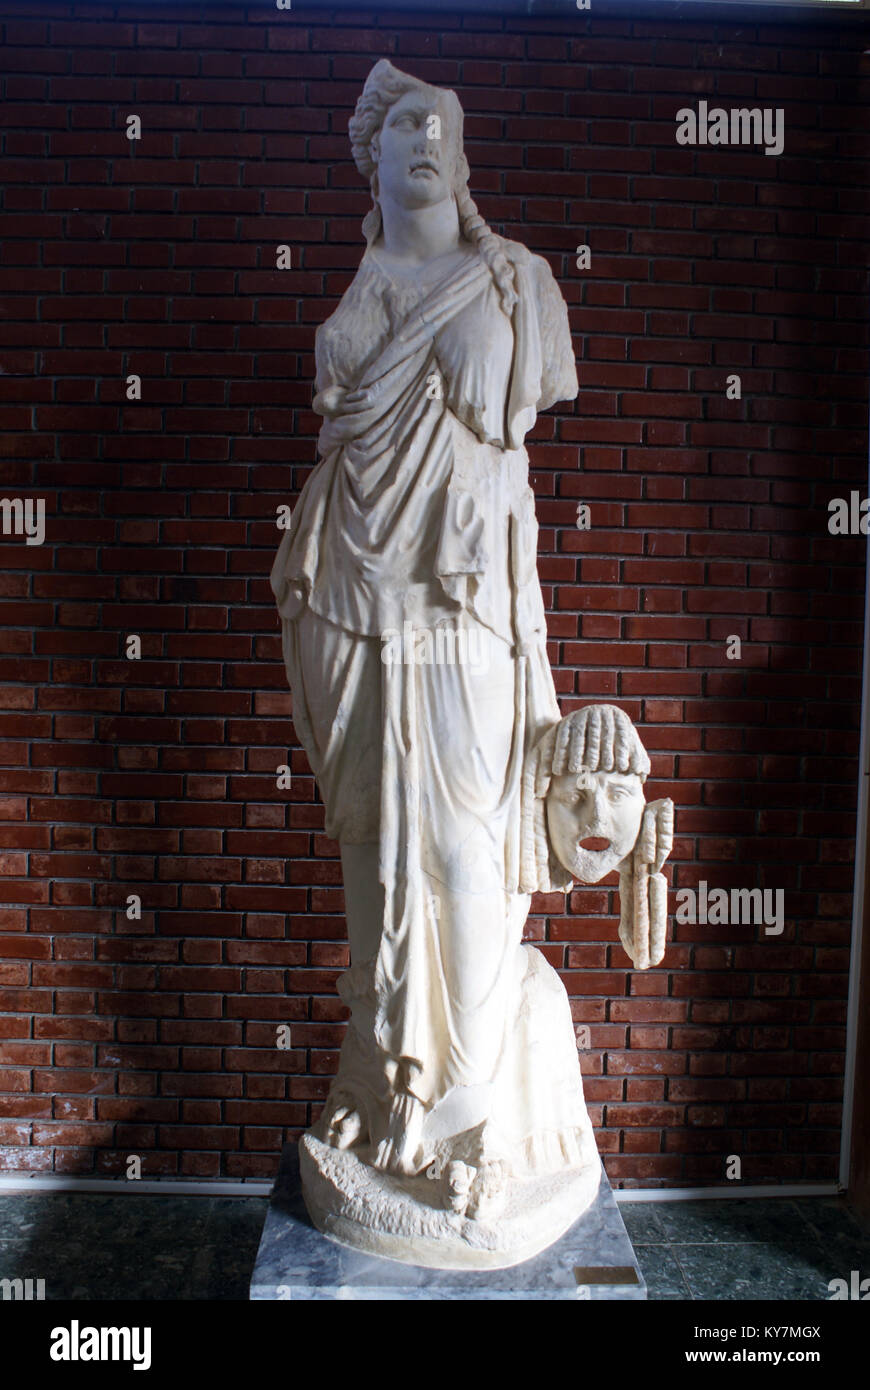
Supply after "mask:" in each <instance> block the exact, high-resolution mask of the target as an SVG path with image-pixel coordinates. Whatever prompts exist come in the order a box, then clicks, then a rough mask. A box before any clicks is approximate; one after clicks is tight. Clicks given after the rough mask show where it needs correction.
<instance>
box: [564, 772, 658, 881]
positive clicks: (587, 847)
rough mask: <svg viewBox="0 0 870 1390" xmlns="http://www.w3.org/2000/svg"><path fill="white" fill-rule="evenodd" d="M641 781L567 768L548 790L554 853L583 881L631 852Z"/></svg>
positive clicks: (638, 817) (637, 828) (597, 875)
mask: <svg viewBox="0 0 870 1390" xmlns="http://www.w3.org/2000/svg"><path fill="white" fill-rule="evenodd" d="M644 805H645V802H644V795H643V783H642V782H641V780H640V777H638V775H637V773H634V772H627V773H623V772H580V773H577V772H569V773H566V774H565V775H564V776H562V777H554V778H553V780H552V781H551V783H550V790H549V792H548V793H547V829H548V831H549V834H550V843H551V845H552V846H553V853H554V854H555V856H556V858H557V859H558V861H559V863H560V864H562V865H563V866H564V867H565V868H566V869H567V870H568V872H569V873H570V874H571V875H573V877H574V878H577V879H580V881H581V882H582V883H598V882H600V880H601V879H602V878H604V876H605V874H609V873H610V871H611V869H615V868H616V867H617V865H618V864H619V863H621V861H622V860H623V859H624V858H625V857H626V855H627V854H630V853H631V851H632V850H633V849H634V846H635V843H636V841H637V836H638V832H639V831H640V823H641V820H642V818H643V808H644Z"/></svg>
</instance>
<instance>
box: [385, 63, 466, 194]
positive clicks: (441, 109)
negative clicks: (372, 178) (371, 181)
mask: <svg viewBox="0 0 870 1390" xmlns="http://www.w3.org/2000/svg"><path fill="white" fill-rule="evenodd" d="M433 117H437V120H435V121H433V120H432V118H433ZM439 126H440V135H439V136H438V137H437V138H436V136H435V135H434V134H433V133H431V132H435V131H438V130H439ZM453 145H454V141H453V130H452V128H451V118H450V114H449V112H448V108H447V105H446V102H445V100H444V97H443V95H442V93H440V92H438V91H436V90H435V89H434V88H432V87H420V88H417V89H415V90H413V91H410V92H406V93H405V95H404V96H402V97H399V99H398V101H396V102H394V103H393V105H392V106H391V107H390V109H389V111H388V112H387V114H386V117H385V118H384V124H383V125H382V127H381V130H380V132H379V135H378V139H377V165H378V186H379V188H380V191H381V193H382V194H384V195H387V196H388V197H391V198H393V199H394V201H395V202H397V203H399V204H400V205H401V206H402V207H407V208H419V207H429V206H431V205H432V204H433V203H440V202H443V201H444V199H445V198H449V197H451V196H452V179H453V166H454V161H455V150H454V148H453Z"/></svg>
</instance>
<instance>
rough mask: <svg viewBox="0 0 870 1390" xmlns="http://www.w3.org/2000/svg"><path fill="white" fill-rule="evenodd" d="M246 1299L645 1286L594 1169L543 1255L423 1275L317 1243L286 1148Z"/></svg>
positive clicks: (548, 1292)
mask: <svg viewBox="0 0 870 1390" xmlns="http://www.w3.org/2000/svg"><path fill="white" fill-rule="evenodd" d="M250 1296H251V1298H252V1299H260V1300H265V1299H297V1300H298V1299H303V1300H306V1301H312V1300H318V1299H334V1298H342V1299H354V1300H355V1299H417V1300H421V1301H422V1300H431V1299H453V1298H466V1299H487V1300H493V1299H516V1300H522V1301H523V1302H525V1301H527V1300H529V1299H539V1300H544V1299H563V1300H567V1299H570V1300H572V1301H574V1300H576V1299H645V1298H646V1284H645V1283H644V1281H643V1276H642V1274H641V1272H640V1268H639V1266H638V1263H637V1260H636V1259H635V1256H634V1250H633V1249H632V1246H631V1241H630V1240H629V1238H628V1233H627V1231H626V1229H625V1225H624V1223H623V1220H622V1217H621V1216H620V1214H619V1208H618V1207H617V1205H616V1201H615V1199H614V1196H613V1193H612V1191H611V1188H610V1183H609V1182H608V1180H607V1175H606V1173H605V1172H604V1167H603V1165H602V1169H601V1183H600V1186H599V1188H598V1195H597V1197H596V1198H595V1201H594V1202H593V1203H592V1205H591V1207H590V1208H589V1209H588V1211H586V1212H584V1214H583V1216H581V1218H580V1220H579V1221H578V1222H576V1224H575V1225H574V1226H572V1227H571V1229H570V1230H569V1231H567V1232H566V1233H565V1235H564V1236H562V1238H561V1240H558V1241H556V1244H555V1245H551V1246H550V1248H549V1250H544V1251H543V1253H542V1254H540V1255H536V1256H535V1258H534V1259H532V1260H526V1261H525V1263H524V1264H521V1265H514V1266H513V1268H512V1269H489V1270H449V1269H423V1268H421V1267H420V1266H418V1265H407V1264H402V1263H400V1262H399V1261H398V1260H385V1259H383V1258H381V1257H380V1256H378V1255H364V1254H362V1253H361V1252H360V1251H358V1250H351V1249H349V1248H348V1247H347V1246H344V1245H339V1244H337V1243H336V1242H335V1241H333V1240H330V1239H329V1237H327V1236H324V1235H321V1233H320V1231H318V1230H317V1229H316V1228H315V1227H314V1226H313V1225H312V1224H311V1221H310V1219H309V1217H308V1213H307V1212H306V1210H305V1203H304V1202H303V1199H302V1191H301V1188H300V1185H299V1159H298V1154H297V1148H296V1145H295V1144H287V1145H286V1147H285V1149H284V1152H283V1154H282V1157H281V1167H280V1169H279V1171H278V1177H277V1179H276V1182H275V1186H274V1188H273V1191H272V1198H271V1201H270V1203H269V1211H268V1214H267V1216H266V1224H265V1226H264V1227H263V1234H262V1236H261V1237H260V1248H259V1250H258V1252H257V1263H256V1265H255V1266H254V1273H253V1275H252V1276H251V1295H250Z"/></svg>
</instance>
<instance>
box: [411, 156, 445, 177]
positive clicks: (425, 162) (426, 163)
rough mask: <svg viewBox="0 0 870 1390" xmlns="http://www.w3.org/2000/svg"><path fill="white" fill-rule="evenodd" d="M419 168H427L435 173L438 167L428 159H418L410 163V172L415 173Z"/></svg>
mask: <svg viewBox="0 0 870 1390" xmlns="http://www.w3.org/2000/svg"><path fill="white" fill-rule="evenodd" d="M420 169H428V170H429V172H430V173H432V174H437V173H438V169H437V168H436V166H435V165H434V164H433V163H432V161H431V160H430V159H418V160H417V161H416V162H415V163H414V164H412V165H411V173H412V174H416V173H417V172H418V171H419V170H420Z"/></svg>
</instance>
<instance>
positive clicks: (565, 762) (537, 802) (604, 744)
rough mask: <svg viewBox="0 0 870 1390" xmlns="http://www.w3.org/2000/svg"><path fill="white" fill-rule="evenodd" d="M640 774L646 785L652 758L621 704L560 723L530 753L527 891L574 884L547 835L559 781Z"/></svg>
mask: <svg viewBox="0 0 870 1390" xmlns="http://www.w3.org/2000/svg"><path fill="white" fill-rule="evenodd" d="M584 771H585V772H621V773H630V772H633V773H635V774H636V775H637V776H638V777H639V778H640V780H641V782H645V781H646V779H647V777H648V775H649V771H650V760H649V754H648V753H647V751H646V749H645V748H644V746H643V744H642V743H641V741H640V738H639V736H638V732H637V729H636V728H635V727H634V725H633V724H632V722H631V720H630V719H629V717H628V715H627V714H626V713H625V711H624V710H621V709H620V708H619V707H618V706H617V705H585V706H584V707H583V708H582V709H577V710H574V711H573V713H571V714H567V715H566V716H565V718H564V719H560V720H559V723H558V724H554V725H553V726H552V728H551V729H548V731H547V733H545V734H544V737H543V738H542V739H541V740H540V741H539V742H538V743H537V744H536V745H535V747H534V748H533V749H532V750H531V752H530V753H529V755H528V757H527V759H526V762H525V766H524V769H523V780H522V808H521V813H520V814H521V822H522V850H521V869H520V879H521V886H522V891H523V892H527V893H532V892H536V891H538V890H539V889H540V890H541V891H542V892H545V893H548V892H550V891H551V890H553V889H564V888H566V887H570V885H571V881H572V880H571V875H570V874H569V873H568V871H567V869H565V868H564V866H563V865H561V864H560V863H559V862H558V860H557V859H556V858H555V855H554V854H553V852H552V850H551V848H550V840H549V836H548V834H547V811H546V802H547V793H548V792H549V790H550V782H551V781H552V779H553V778H554V777H562V776H565V775H566V774H567V773H577V774H579V773H581V772H584Z"/></svg>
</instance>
